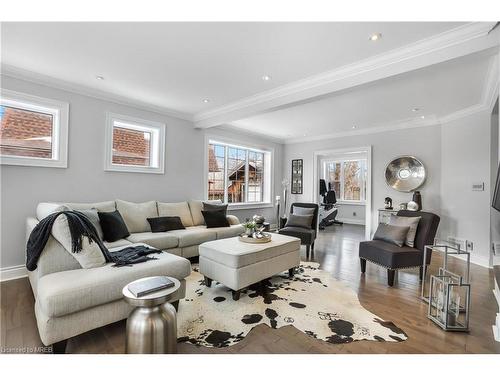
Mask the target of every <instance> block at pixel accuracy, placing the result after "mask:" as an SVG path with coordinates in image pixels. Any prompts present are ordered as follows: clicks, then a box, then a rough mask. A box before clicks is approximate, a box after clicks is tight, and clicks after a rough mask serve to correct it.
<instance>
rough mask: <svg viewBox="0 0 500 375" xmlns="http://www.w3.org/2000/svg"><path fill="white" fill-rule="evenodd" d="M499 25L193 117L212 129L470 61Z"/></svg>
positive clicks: (483, 25)
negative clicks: (450, 62) (401, 76)
mask: <svg viewBox="0 0 500 375" xmlns="http://www.w3.org/2000/svg"><path fill="white" fill-rule="evenodd" d="M495 24H496V23H495V22H472V23H468V24H466V25H463V26H460V27H458V28H455V29H452V30H449V31H446V32H444V33H441V34H438V35H435V36H433V37H430V38H427V39H423V40H421V41H418V42H415V43H412V44H409V45H407V46H404V47H401V48H398V49H394V50H392V51H389V52H387V53H384V54H381V55H377V56H374V57H371V58H368V59H366V60H362V61H359V62H356V63H353V64H349V65H346V66H342V67H340V68H337V69H334V70H331V71H327V72H324V73H320V74H317V75H314V76H311V77H308V78H305V79H302V80H299V81H296V82H292V83H290V84H286V85H283V86H280V87H277V88H274V89H272V90H268V91H265V92H262V93H259V94H256V95H253V96H249V97H247V98H244V99H241V100H238V101H235V102H233V103H229V104H226V105H223V106H220V107H217V108H214V109H211V110H208V111H203V112H200V113H197V114H195V115H194V116H193V119H194V123H195V127H197V128H210V127H214V126H219V125H223V124H228V123H231V122H232V121H236V120H240V119H243V118H247V117H252V116H255V115H258V114H261V113H265V112H271V111H275V110H278V109H280V108H283V107H286V106H290V105H296V104H299V103H301V102H304V101H307V100H311V99H313V98H317V97H321V96H324V95H327V94H331V93H334V92H338V91H341V90H345V89H348V88H351V87H355V86H359V85H363V84H366V83H370V82H374V81H378V80H380V79H384V78H388V77H392V76H395V75H398V74H402V73H407V72H410V71H413V70H416V69H421V68H424V67H426V66H430V65H434V64H438V63H442V62H445V61H448V60H452V59H455V58H458V57H462V56H466V55H469V54H472V53H476V52H479V51H482V50H485V49H489V48H492V47H495V46H498V45H499V44H500V40H499V39H500V38H499V36H500V32H499V30H495V31H493V32H490V31H491V30H492V29H493V28H494V27H495Z"/></svg>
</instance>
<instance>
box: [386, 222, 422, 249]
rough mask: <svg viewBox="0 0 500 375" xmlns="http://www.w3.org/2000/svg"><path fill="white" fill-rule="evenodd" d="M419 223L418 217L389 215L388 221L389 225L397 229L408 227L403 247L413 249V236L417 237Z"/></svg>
mask: <svg viewBox="0 0 500 375" xmlns="http://www.w3.org/2000/svg"><path fill="white" fill-rule="evenodd" d="M419 221H420V216H415V217H407V216H397V215H391V217H390V219H389V225H395V226H398V227H410V229H409V230H408V233H407V234H406V240H405V245H406V246H410V247H415V236H416V235H417V228H418V223H419Z"/></svg>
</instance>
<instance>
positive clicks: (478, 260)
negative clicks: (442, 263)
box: [434, 248, 492, 268]
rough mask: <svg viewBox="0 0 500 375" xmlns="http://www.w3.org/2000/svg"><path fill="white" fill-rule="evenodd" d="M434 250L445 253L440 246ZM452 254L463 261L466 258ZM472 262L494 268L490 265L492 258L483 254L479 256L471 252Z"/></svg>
mask: <svg viewBox="0 0 500 375" xmlns="http://www.w3.org/2000/svg"><path fill="white" fill-rule="evenodd" d="M434 251H440V252H443V253H444V250H442V249H439V248H438V249H436V250H434ZM450 256H451V257H454V258H458V259H461V260H463V261H465V260H466V259H465V257H464V256H460V255H453V254H450ZM470 262H471V263H473V264H477V265H478V266H481V267H486V268H492V267H491V266H490V259H489V258H486V257H482V256H479V255H477V254H474V253H470Z"/></svg>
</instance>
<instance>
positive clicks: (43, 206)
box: [36, 202, 70, 220]
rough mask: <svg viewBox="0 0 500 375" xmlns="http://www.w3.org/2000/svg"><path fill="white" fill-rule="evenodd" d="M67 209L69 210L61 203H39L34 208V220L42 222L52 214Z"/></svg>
mask: <svg viewBox="0 0 500 375" xmlns="http://www.w3.org/2000/svg"><path fill="white" fill-rule="evenodd" d="M69 209H70V208H69V207H68V206H66V205H64V204H63V203H54V202H41V203H38V205H37V206H36V218H37V219H38V220H43V219H45V218H46V217H47V216H49V215H50V214H53V213H54V212H59V211H67V210H69Z"/></svg>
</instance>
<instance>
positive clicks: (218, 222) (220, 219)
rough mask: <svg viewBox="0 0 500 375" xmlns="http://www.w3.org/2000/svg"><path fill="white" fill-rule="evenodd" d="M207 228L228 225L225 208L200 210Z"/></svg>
mask: <svg viewBox="0 0 500 375" xmlns="http://www.w3.org/2000/svg"><path fill="white" fill-rule="evenodd" d="M201 213H202V214H203V218H204V219H205V224H206V225H207V228H220V227H230V226H231V225H230V224H229V222H228V221H227V218H226V210H219V211H201Z"/></svg>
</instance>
